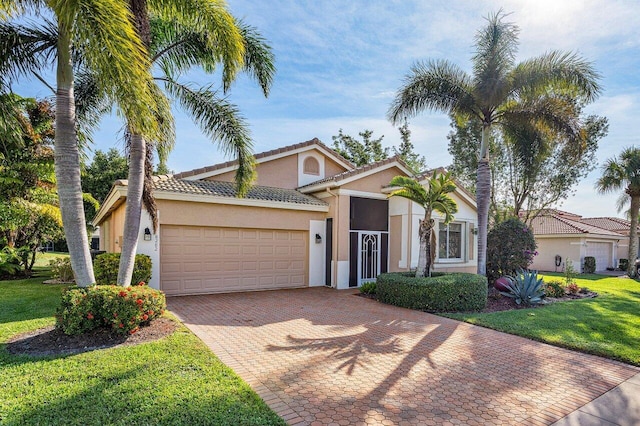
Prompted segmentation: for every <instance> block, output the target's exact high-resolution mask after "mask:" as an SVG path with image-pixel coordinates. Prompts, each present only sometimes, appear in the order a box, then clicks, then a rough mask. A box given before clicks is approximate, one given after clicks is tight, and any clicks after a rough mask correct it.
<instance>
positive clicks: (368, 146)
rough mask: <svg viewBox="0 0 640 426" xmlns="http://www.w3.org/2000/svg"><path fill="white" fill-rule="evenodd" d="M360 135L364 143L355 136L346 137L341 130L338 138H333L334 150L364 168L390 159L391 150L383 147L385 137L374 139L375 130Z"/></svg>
mask: <svg viewBox="0 0 640 426" xmlns="http://www.w3.org/2000/svg"><path fill="white" fill-rule="evenodd" d="M358 134H359V135H360V137H361V138H362V141H359V140H358V139H357V138H354V137H353V136H349V135H345V134H344V133H342V129H340V130H339V131H338V136H332V137H331V139H333V149H334V150H335V151H336V152H337V153H338V154H340V155H342V156H343V157H344V158H346V159H347V160H349V161H351V162H352V163H353V164H355V165H356V166H364V165H365V164H369V163H373V162H375V161H380V160H384V159H385V158H387V157H389V148H383V147H382V139H384V135H383V136H380V137H379V138H378V139H373V138H372V136H373V130H363V131H362V132H360V133H358Z"/></svg>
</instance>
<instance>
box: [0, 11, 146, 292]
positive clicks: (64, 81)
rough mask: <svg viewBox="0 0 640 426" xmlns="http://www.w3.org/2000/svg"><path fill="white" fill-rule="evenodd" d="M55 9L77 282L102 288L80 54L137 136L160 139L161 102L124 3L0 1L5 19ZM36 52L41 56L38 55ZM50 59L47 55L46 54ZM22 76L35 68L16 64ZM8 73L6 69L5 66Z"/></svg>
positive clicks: (62, 147) (67, 224) (60, 144)
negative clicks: (84, 179) (83, 158)
mask: <svg viewBox="0 0 640 426" xmlns="http://www.w3.org/2000/svg"><path fill="white" fill-rule="evenodd" d="M45 8H48V9H49V10H50V12H52V14H53V15H54V16H55V19H56V23H57V28H58V37H57V40H56V45H55V57H56V59H57V62H56V64H57V66H56V134H55V173H56V180H57V184H58V195H59V201H60V210H61V213H62V221H63V224H64V229H65V237H66V240H67V245H68V247H69V254H70V256H71V264H72V267H73V270H74V274H75V278H76V282H77V283H78V285H80V286H87V285H90V284H93V283H94V282H95V278H94V275H93V266H92V264H91V256H90V253H89V244H88V237H87V230H86V223H85V218H84V207H83V203H82V189H81V186H80V151H79V146H78V133H77V130H76V126H77V121H76V114H75V97H74V66H73V61H72V58H73V54H74V52H76V51H78V50H80V51H82V52H83V65H84V66H85V67H86V68H87V69H89V70H91V71H92V72H93V73H94V74H95V75H96V76H98V78H97V79H96V83H97V85H98V87H99V89H100V90H101V91H102V92H103V93H108V94H109V96H110V97H111V98H112V99H115V100H116V101H117V105H118V108H119V112H120V113H121V114H122V115H123V116H124V117H126V118H127V119H128V123H129V127H130V128H131V129H133V130H134V131H135V132H137V133H141V134H144V135H146V136H147V137H150V138H154V137H155V135H156V134H157V132H158V126H157V122H156V116H157V109H158V102H157V100H156V99H155V98H154V97H153V96H151V94H150V90H149V87H151V76H150V74H149V72H148V55H146V54H145V50H144V46H143V45H142V43H141V42H140V40H139V38H138V37H137V34H136V32H135V30H134V28H133V25H132V18H131V13H130V11H129V9H128V7H127V4H126V3H125V2H124V1H121V0H111V1H107V0H83V1H80V0H66V1H62V0H49V1H47V2H42V1H39V0H21V1H6V0H2V1H1V2H0V19H2V20H7V19H9V18H13V17H17V16H19V15H21V14H22V13H24V12H25V11H31V10H35V11H36V12H38V11H39V10H40V9H45ZM34 53H35V52H34ZM45 56H46V55H45ZM13 65H16V66H15V67H13V68H12V71H11V72H13V73H15V75H20V74H22V73H24V72H25V71H26V70H27V68H29V67H30V66H32V65H33V66H35V65H41V64H37V63H36V61H34V62H33V63H28V64H26V65H25V64H22V63H20V62H19V61H14V62H13ZM3 67H4V65H3Z"/></svg>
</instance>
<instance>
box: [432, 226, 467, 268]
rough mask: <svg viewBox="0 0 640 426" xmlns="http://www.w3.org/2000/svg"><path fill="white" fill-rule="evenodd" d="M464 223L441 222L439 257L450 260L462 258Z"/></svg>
mask: <svg viewBox="0 0 640 426" xmlns="http://www.w3.org/2000/svg"><path fill="white" fill-rule="evenodd" d="M462 242H463V239H462V224H461V223H450V224H449V225H446V226H445V225H443V224H440V231H439V232H438V257H439V258H440V259H441V260H443V259H449V260H462V249H463V246H462Z"/></svg>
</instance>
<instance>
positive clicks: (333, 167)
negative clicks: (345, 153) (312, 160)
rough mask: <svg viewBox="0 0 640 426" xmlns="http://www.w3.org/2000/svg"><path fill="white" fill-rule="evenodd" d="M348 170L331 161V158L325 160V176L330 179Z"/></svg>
mask: <svg viewBox="0 0 640 426" xmlns="http://www.w3.org/2000/svg"><path fill="white" fill-rule="evenodd" d="M346 170H347V169H345V168H344V167H343V166H341V165H339V164H338V163H336V162H335V161H333V160H331V159H330V158H329V157H325V158H324V175H325V176H327V177H328V176H333V175H337V174H338V173H342V172H344V171H346Z"/></svg>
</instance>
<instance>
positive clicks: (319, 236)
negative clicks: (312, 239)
mask: <svg viewBox="0 0 640 426" xmlns="http://www.w3.org/2000/svg"><path fill="white" fill-rule="evenodd" d="M316 244H322V236H321V235H320V234H316Z"/></svg>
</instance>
